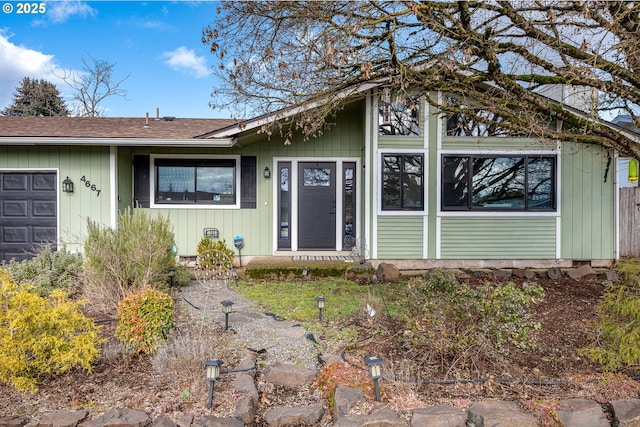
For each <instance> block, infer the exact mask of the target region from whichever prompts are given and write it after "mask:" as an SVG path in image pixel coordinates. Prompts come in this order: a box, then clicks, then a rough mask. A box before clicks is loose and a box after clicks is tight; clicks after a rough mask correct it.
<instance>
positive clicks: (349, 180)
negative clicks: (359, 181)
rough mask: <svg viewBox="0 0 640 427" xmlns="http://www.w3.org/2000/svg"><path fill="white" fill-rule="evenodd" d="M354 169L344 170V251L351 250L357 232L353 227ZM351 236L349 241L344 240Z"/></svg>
mask: <svg viewBox="0 0 640 427" xmlns="http://www.w3.org/2000/svg"><path fill="white" fill-rule="evenodd" d="M354 206H355V200H354V169H353V168H351V167H345V169H344V236H343V240H344V243H345V245H344V246H345V248H344V249H351V246H352V244H353V238H354V237H355V236H354V233H355V230H354V227H353V220H354V209H353V208H354ZM347 236H349V239H344V238H345V237H347Z"/></svg>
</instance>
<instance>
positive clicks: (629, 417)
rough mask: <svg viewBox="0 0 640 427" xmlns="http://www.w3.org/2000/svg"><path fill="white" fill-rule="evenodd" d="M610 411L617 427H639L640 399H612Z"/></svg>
mask: <svg viewBox="0 0 640 427" xmlns="http://www.w3.org/2000/svg"><path fill="white" fill-rule="evenodd" d="M609 406H610V407H611V413H612V414H613V419H614V421H615V424H614V425H616V426H618V427H640V399H625V400H612V401H611V402H609Z"/></svg>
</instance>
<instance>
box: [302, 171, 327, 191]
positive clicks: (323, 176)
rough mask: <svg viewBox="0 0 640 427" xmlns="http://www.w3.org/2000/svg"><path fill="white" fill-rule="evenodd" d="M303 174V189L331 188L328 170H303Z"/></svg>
mask: <svg viewBox="0 0 640 427" xmlns="http://www.w3.org/2000/svg"><path fill="white" fill-rule="evenodd" d="M303 173H304V186H305V187H330V186H331V170H330V169H325V168H305V169H304V172H303Z"/></svg>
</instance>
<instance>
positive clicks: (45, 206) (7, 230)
mask: <svg viewBox="0 0 640 427" xmlns="http://www.w3.org/2000/svg"><path fill="white" fill-rule="evenodd" d="M57 211H58V209H57V178H56V173H55V172H2V173H0V260H3V261H8V260H10V259H12V258H15V259H18V260H22V259H25V258H30V255H31V254H33V251H34V248H35V247H36V246H38V245H39V244H42V243H55V241H56V237H57V222H58V221H57Z"/></svg>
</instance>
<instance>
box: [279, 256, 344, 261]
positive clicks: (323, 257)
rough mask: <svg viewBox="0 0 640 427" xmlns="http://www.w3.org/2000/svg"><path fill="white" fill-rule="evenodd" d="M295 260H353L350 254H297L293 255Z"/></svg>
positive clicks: (292, 258)
mask: <svg viewBox="0 0 640 427" xmlns="http://www.w3.org/2000/svg"><path fill="white" fill-rule="evenodd" d="M291 260H293V261H347V260H352V258H351V257H350V256H342V255H335V256H331V255H327V256H315V255H295V256H292V257H291Z"/></svg>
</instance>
